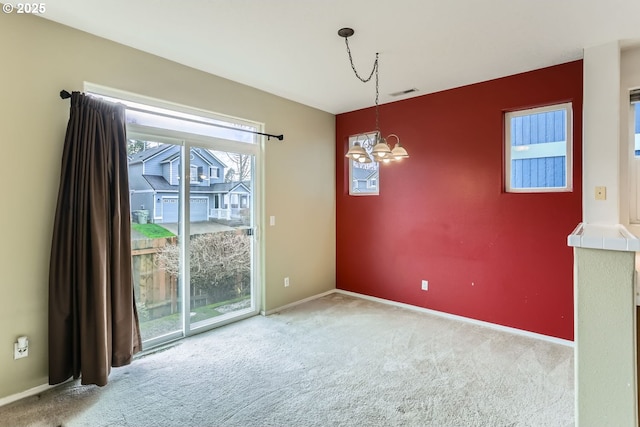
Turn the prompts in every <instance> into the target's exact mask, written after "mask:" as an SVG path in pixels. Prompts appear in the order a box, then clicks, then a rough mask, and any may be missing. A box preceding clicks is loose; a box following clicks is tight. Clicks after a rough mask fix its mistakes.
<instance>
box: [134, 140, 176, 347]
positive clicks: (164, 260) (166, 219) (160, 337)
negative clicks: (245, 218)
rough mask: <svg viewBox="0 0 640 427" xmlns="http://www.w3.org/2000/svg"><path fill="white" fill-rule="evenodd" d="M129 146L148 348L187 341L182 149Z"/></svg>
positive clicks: (137, 274) (140, 305) (138, 285)
mask: <svg viewBox="0 0 640 427" xmlns="http://www.w3.org/2000/svg"><path fill="white" fill-rule="evenodd" d="M134 138H135V136H134V137H133V138H130V139H129V140H128V146H127V151H128V153H127V154H128V157H129V192H130V198H131V247H132V266H133V280H134V290H135V299H136V307H137V310H138V318H139V320H140V333H141V335H142V340H143V343H144V344H143V346H144V347H145V348H147V347H149V346H152V345H154V343H158V342H162V341H166V340H168V339H172V338H175V337H179V336H182V335H184V333H183V318H182V312H183V310H182V295H183V291H182V289H181V275H180V270H181V268H182V267H181V261H180V260H181V257H180V245H181V243H182V242H181V238H180V236H179V226H178V225H179V217H180V204H181V199H182V195H181V194H182V192H181V191H180V179H179V178H180V176H179V175H180V173H179V163H178V162H177V161H176V158H179V156H180V153H181V152H182V145H180V144H169V143H165V142H157V141H153V140H150V139H148V138H145V139H134Z"/></svg>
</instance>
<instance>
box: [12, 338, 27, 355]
mask: <svg viewBox="0 0 640 427" xmlns="http://www.w3.org/2000/svg"><path fill="white" fill-rule="evenodd" d="M28 355H29V340H28V339H27V337H20V338H18V342H15V343H13V358H14V359H22V358H23V357H27V356H28Z"/></svg>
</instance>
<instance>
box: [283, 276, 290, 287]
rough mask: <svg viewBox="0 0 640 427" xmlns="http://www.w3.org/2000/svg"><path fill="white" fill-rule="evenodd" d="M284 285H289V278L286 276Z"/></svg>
mask: <svg viewBox="0 0 640 427" xmlns="http://www.w3.org/2000/svg"><path fill="white" fill-rule="evenodd" d="M284 287H285V288H288V287H289V278H288V277H285V278H284Z"/></svg>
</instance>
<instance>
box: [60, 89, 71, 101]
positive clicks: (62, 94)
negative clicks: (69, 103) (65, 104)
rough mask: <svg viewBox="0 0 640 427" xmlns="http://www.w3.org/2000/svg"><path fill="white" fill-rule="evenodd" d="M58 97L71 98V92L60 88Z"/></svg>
mask: <svg viewBox="0 0 640 427" xmlns="http://www.w3.org/2000/svg"><path fill="white" fill-rule="evenodd" d="M60 98H62V99H67V98H71V94H70V93H69V92H68V91H66V90H64V89H62V90H61V91H60Z"/></svg>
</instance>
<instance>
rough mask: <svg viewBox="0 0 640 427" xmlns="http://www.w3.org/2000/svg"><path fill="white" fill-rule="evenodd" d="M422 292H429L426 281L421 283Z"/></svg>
mask: <svg viewBox="0 0 640 427" xmlns="http://www.w3.org/2000/svg"><path fill="white" fill-rule="evenodd" d="M422 290H423V291H428V290H429V281H428V280H423V281H422Z"/></svg>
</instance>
